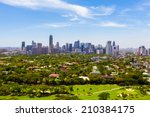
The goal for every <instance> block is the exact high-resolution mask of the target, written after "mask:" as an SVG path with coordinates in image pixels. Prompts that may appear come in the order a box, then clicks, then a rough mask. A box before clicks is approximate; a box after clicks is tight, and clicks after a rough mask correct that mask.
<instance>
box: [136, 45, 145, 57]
mask: <svg viewBox="0 0 150 117" xmlns="http://www.w3.org/2000/svg"><path fill="white" fill-rule="evenodd" d="M138 53H139V55H140V56H143V55H146V48H145V46H141V47H139V52H138Z"/></svg>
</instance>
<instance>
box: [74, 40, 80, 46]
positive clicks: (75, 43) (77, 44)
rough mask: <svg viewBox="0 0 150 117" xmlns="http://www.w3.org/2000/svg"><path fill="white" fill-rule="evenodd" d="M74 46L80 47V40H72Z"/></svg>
mask: <svg viewBox="0 0 150 117" xmlns="http://www.w3.org/2000/svg"><path fill="white" fill-rule="evenodd" d="M74 48H80V41H79V40H78V41H75V42H74Z"/></svg>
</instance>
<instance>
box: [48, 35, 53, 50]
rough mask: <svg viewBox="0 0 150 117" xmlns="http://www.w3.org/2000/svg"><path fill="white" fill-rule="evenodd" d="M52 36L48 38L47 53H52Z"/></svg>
mask: <svg viewBox="0 0 150 117" xmlns="http://www.w3.org/2000/svg"><path fill="white" fill-rule="evenodd" d="M53 49H54V47H53V35H50V36H49V53H53Z"/></svg>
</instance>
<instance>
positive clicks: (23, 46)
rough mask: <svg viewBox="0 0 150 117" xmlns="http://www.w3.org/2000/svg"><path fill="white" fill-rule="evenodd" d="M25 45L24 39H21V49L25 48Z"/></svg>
mask: <svg viewBox="0 0 150 117" xmlns="http://www.w3.org/2000/svg"><path fill="white" fill-rule="evenodd" d="M25 46H26V45H25V41H23V42H22V45H21V50H25V48H26V47H25Z"/></svg>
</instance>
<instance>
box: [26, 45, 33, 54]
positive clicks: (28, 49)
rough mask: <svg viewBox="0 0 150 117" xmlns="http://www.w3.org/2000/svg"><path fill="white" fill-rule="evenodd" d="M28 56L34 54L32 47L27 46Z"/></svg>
mask: <svg viewBox="0 0 150 117" xmlns="http://www.w3.org/2000/svg"><path fill="white" fill-rule="evenodd" d="M26 54H27V55H31V54H32V45H27V46H26Z"/></svg>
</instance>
